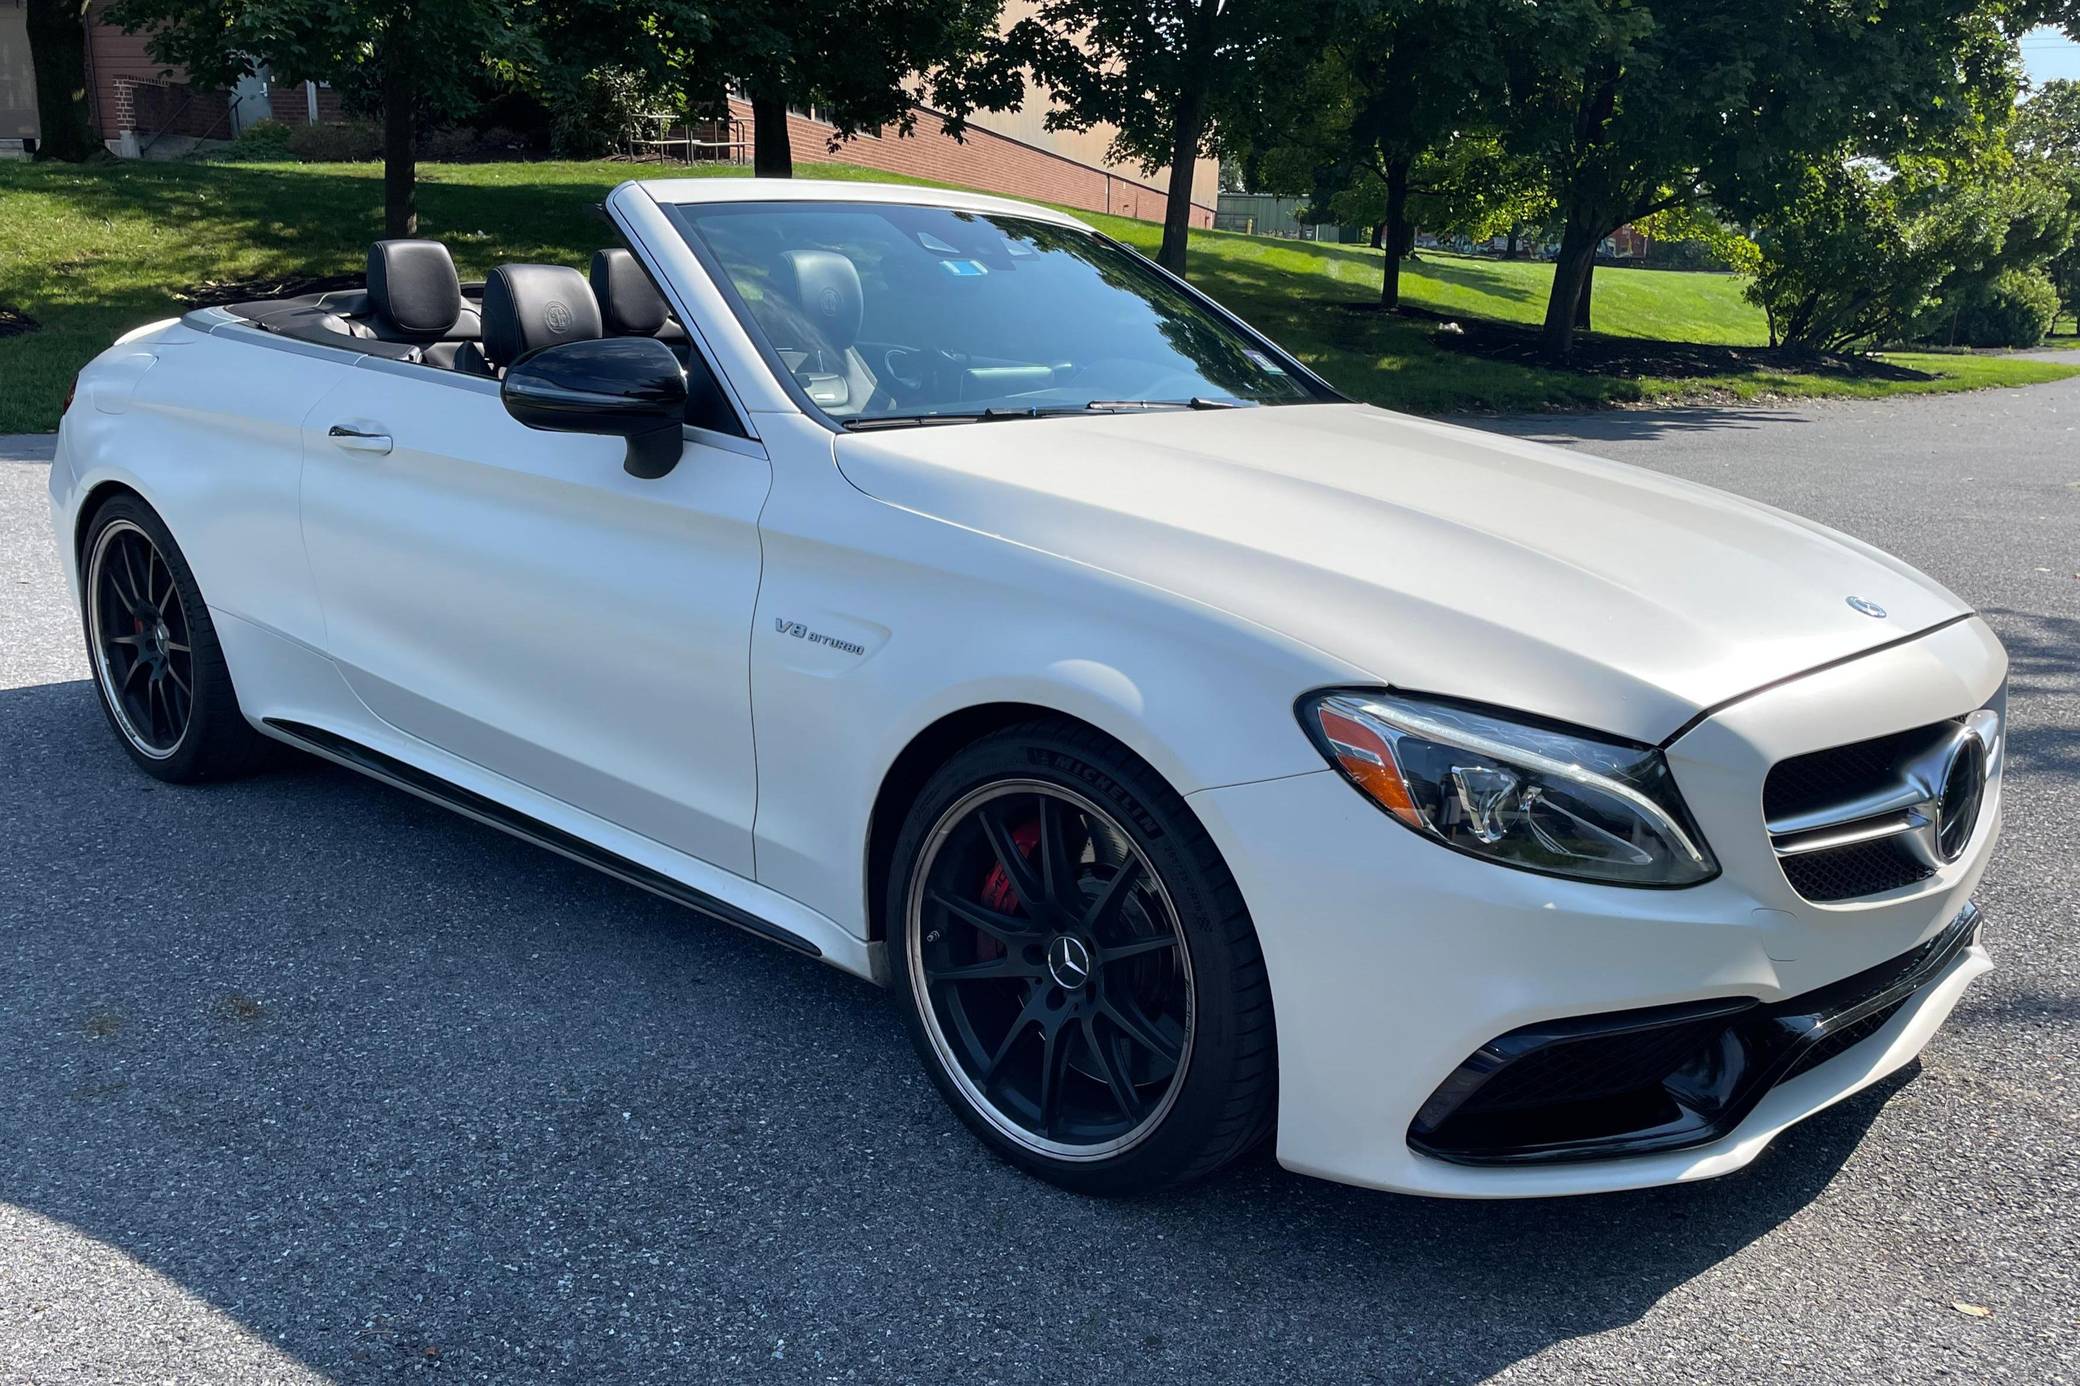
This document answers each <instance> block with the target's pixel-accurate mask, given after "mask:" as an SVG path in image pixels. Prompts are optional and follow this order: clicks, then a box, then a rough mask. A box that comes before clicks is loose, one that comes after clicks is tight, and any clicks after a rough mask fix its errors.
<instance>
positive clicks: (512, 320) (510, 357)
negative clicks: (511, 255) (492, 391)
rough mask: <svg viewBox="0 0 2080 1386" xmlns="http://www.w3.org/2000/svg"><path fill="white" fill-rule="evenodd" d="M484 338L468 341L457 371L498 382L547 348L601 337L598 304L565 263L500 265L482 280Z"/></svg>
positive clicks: (458, 354) (461, 350)
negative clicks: (523, 360)
mask: <svg viewBox="0 0 2080 1386" xmlns="http://www.w3.org/2000/svg"><path fill="white" fill-rule="evenodd" d="M483 321H484V334H483V340H482V342H481V343H479V342H464V343H463V344H462V345H461V347H460V348H459V349H458V350H457V351H456V353H455V369H456V370H458V371H464V372H467V373H468V374H471V375H482V376H489V377H491V378H493V379H496V378H497V377H499V376H502V375H504V374H505V371H506V367H508V366H510V365H512V364H513V363H514V362H515V361H518V360H519V359H520V358H521V357H523V356H525V355H527V353H529V352H530V351H538V350H540V349H541V348H543V347H546V346H556V345H557V344H559V343H562V342H589V341H593V340H596V339H597V338H600V337H603V336H605V335H606V333H605V332H604V331H603V330H602V329H601V323H600V312H599V304H598V302H597V301H596V300H595V299H594V298H593V296H592V287H591V285H589V284H587V283H586V282H585V276H584V275H582V274H580V273H578V272H577V271H576V270H574V269H571V268H569V267H568V266H565V265H500V266H499V267H498V268H497V269H495V270H493V271H491V277H490V278H489V279H486V280H485V281H484V317H483Z"/></svg>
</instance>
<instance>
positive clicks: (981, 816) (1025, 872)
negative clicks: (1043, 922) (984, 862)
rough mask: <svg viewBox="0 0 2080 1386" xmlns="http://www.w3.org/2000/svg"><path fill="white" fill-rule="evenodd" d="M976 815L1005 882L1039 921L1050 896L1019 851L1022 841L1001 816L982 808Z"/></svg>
mask: <svg viewBox="0 0 2080 1386" xmlns="http://www.w3.org/2000/svg"><path fill="white" fill-rule="evenodd" d="M975 816H976V818H977V819H978V820H979V821H980V822H981V824H982V835H983V837H984V838H985V839H986V840H987V841H988V842H989V850H990V852H991V854H992V855H993V856H995V857H996V859H997V865H998V867H1000V868H1001V869H1002V870H1003V872H1004V879H1006V880H1007V881H1009V882H1011V893H1012V894H1013V895H1015V896H1017V897H1018V903H1019V907H1020V908H1021V909H1023V910H1024V911H1025V912H1026V914H1027V915H1028V916H1029V917H1031V918H1034V919H1038V918H1039V917H1040V914H1041V906H1042V905H1043V904H1045V902H1046V897H1045V895H1044V893H1043V892H1042V890H1041V888H1040V882H1039V881H1038V880H1037V879H1036V878H1035V877H1034V875H1033V868H1032V865H1031V863H1029V862H1028V861H1027V860H1026V855H1025V853H1023V852H1021V851H1019V850H1018V840H1017V839H1016V838H1014V837H1012V835H1011V829H1010V828H1008V827H1007V826H1005V823H1004V819H1003V816H1002V815H1001V814H998V813H994V812H992V811H991V810H990V809H988V808H982V809H978V810H977V811H976V814H975Z"/></svg>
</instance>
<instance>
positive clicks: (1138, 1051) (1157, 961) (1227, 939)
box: [889, 723, 1275, 1193]
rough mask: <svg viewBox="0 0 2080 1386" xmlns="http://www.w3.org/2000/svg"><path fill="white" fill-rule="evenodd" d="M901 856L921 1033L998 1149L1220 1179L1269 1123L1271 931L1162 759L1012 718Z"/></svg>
mask: <svg viewBox="0 0 2080 1386" xmlns="http://www.w3.org/2000/svg"><path fill="white" fill-rule="evenodd" d="M896 861H897V871H896V872H895V873H893V874H894V877H895V879H893V880H892V882H891V892H890V897H889V908H890V911H891V919H892V922H899V936H898V937H894V938H892V939H891V943H892V945H894V947H895V948H896V949H898V950H899V951H897V952H896V954H895V957H894V958H892V961H893V962H895V964H896V967H897V968H898V970H899V972H900V974H901V976H900V979H899V980H900V985H899V991H900V992H901V994H902V995H903V997H904V998H905V1001H906V1010H907V1011H908V1014H909V1019H910V1022H911V1033H912V1037H913V1039H914V1040H915V1041H916V1043H917V1047H918V1049H919V1052H920V1053H921V1054H922V1055H923V1056H924V1058H925V1060H926V1063H927V1067H928V1069H929V1071H930V1072H931V1074H932V1077H933V1080H934V1082H935V1083H937V1084H938V1086H939V1087H940V1090H941V1091H942V1093H944V1094H945V1095H946V1097H947V1099H948V1101H949V1102H951V1103H952V1105H953V1106H954V1108H955V1110H956V1111H957V1112H959V1113H960V1114H961V1116H962V1118H963V1119H964V1120H965V1121H967V1123H968V1124H969V1126H970V1127H972V1128H973V1129H975V1130H976V1132H977V1133H978V1134H980V1135H981V1136H982V1137H983V1138H984V1140H985V1141H987V1142H988V1143H989V1144H990V1145H991V1146H992V1147H993V1148H995V1149H997V1150H998V1151H999V1152H1000V1153H1002V1154H1004V1155H1005V1156H1006V1157H1007V1158H1010V1159H1011V1160H1013V1161H1014V1162H1015V1163H1018V1164H1020V1165H1022V1166H1024V1167H1025V1168H1028V1169H1030V1170H1032V1171H1034V1172H1036V1173H1039V1174H1041V1175H1043V1176H1044V1177H1046V1178H1049V1179H1052V1180H1054V1181H1055V1182H1057V1183H1061V1184H1064V1185H1066V1186H1068V1187H1072V1188H1078V1189H1083V1190H1086V1191H1090V1192H1100V1193H1119V1192H1131V1191H1135V1190H1138V1189H1144V1188H1149V1187H1154V1186H1158V1185H1161V1184H1166V1183H1172V1182H1176V1181H1178V1180H1180V1179H1186V1178H1191V1177H1194V1176H1195V1175H1197V1174H1202V1173H1205V1172H1206V1171H1207V1170H1210V1169H1212V1168H1215V1167H1217V1166H1218V1165H1219V1164H1221V1163H1223V1162H1224V1161H1226V1160H1228V1159H1230V1158H1233V1156H1234V1155H1236V1154H1238V1153H1240V1152H1241V1151H1242V1150H1244V1149H1246V1148H1247V1147H1248V1146H1249V1145H1250V1144H1252V1143H1254V1141H1255V1140H1256V1139H1258V1138H1259V1137H1260V1136H1261V1135H1262V1134H1263V1132H1264V1131H1265V1130H1266V1129H1267V1128H1268V1123H1269V1119H1270V1113H1271V1096H1272V1086H1273V1082H1274V1077H1273V1072H1274V1067H1275V1065H1274V1062H1273V1048H1272V1044H1273V1041H1272V1033H1271V1015H1270V996H1269V988H1268V985H1267V983H1266V981H1265V978H1264V972H1263V960H1262V957H1261V954H1260V953H1259V952H1258V950H1257V947H1256V938H1255V932H1254V930H1253V929H1252V928H1251V927H1250V924H1249V920H1248V915H1247V912H1246V911H1245V910H1243V909H1242V906H1241V900H1240V893H1239V892H1238V891H1237V890H1236V888H1235V885H1234V882H1233V879H1232V878H1231V877H1229V876H1228V874H1227V872H1226V870H1225V868H1224V867H1222V866H1221V864H1220V860H1219V856H1218V854H1217V853H1216V852H1214V851H1213V848H1212V843H1211V842H1210V841H1209V840H1207V839H1206V836H1205V832H1204V829H1203V828H1201V827H1200V826H1199V824H1198V823H1197V821H1196V819H1194V818H1192V817H1191V815H1190V811H1189V810H1188V809H1186V808H1185V806H1184V804H1183V801H1182V800H1181V799H1179V798H1178V797H1177V795H1176V794H1175V793H1174V792H1173V791H1171V790H1170V789H1169V788H1168V786H1167V785H1164V784H1163V783H1162V781H1161V780H1160V779H1159V778H1157V777H1156V776H1155V775H1154V772H1153V771H1151V770H1150V769H1149V768H1148V767H1147V766H1146V765H1145V764H1142V763H1141V762H1139V761H1138V760H1136V759H1134V758H1132V757H1131V756H1129V755H1127V754H1126V753H1125V752H1124V751H1123V750H1122V749H1121V748H1119V747H1117V746H1115V745H1113V744H1112V743H1110V742H1108V741H1106V740H1105V739H1104V738H1102V737H1098V736H1096V735H1095V734H1094V733H1091V732H1089V731H1088V730H1087V729H1084V728H1078V727H1073V726H1067V725H1063V726H1055V725H1050V724H1044V723H1043V724H1037V725H1036V726H1032V727H1026V728H1014V729H1013V730H1012V731H1011V732H1007V733H999V734H998V735H997V736H995V737H992V738H988V739H985V740H984V741H982V742H979V743H977V744H976V745H975V746H973V747H970V748H969V749H968V750H966V751H964V752H962V753H961V754H960V755H959V756H957V757H955V759H954V761H953V762H952V763H951V764H949V765H948V766H947V767H945V768H944V769H943V770H942V771H941V772H940V773H939V775H937V776H935V777H934V779H933V781H932V782H931V783H930V784H928V785H927V786H926V788H925V791H924V793H923V794H922V796H921V797H920V799H919V801H918V803H917V804H916V805H915V806H913V808H912V810H911V814H910V817H909V820H908V821H907V822H906V824H905V828H904V832H903V834H902V836H901V838H900V839H899V841H898V845H897V857H896ZM891 932H892V934H897V933H898V928H897V927H892V930H891Z"/></svg>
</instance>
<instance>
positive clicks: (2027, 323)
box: [1957, 269, 2058, 347]
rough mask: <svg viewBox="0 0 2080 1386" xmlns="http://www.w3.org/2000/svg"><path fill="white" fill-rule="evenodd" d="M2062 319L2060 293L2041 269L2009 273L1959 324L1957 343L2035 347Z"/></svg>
mask: <svg viewBox="0 0 2080 1386" xmlns="http://www.w3.org/2000/svg"><path fill="white" fill-rule="evenodd" d="M2057 316H2058V290H2057V289H2056V288H2054V287H2052V283H2051V276H2050V275H2048V274H2046V273H2044V271H2042V270H2040V269H2026V270H2025V269H2011V270H2005V271H2003V272H2002V273H2001V275H2000V277H1999V278H1997V279H1995V280H1994V281H1993V284H1992V286H1991V287H1990V288H1988V289H1987V291H1986V295H1985V297H1984V298H1982V299H1981V300H1980V301H1979V302H1978V303H1976V304H1974V305H1973V306H1972V307H1970V308H1967V309H1966V310H1965V311H1964V314H1963V316H1962V317H1961V318H1959V320H1958V324H1957V340H1958V341H1960V342H1962V343H1964V344H1965V345H1966V346H1975V347H2033V346H2035V345H2037V344H2038V343H2039V342H2041V341H2043V340H2044V334H2045V333H2046V332H2048V331H2050V330H2051V323H2052V320H2053V319H2054V318H2056V317H2057Z"/></svg>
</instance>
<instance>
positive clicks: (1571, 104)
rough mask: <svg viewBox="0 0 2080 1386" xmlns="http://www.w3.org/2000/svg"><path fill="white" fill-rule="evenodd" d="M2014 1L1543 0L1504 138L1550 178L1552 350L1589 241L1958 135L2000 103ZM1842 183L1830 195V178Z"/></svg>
mask: <svg viewBox="0 0 2080 1386" xmlns="http://www.w3.org/2000/svg"><path fill="white" fill-rule="evenodd" d="M2028 8H2029V6H2028V5H2027V4H2025V3H2021V2H2020V0H2017V3H2009V2H2008V0H1892V2H1891V3H1888V4H1885V5H1877V6H1865V5H1840V6H1821V5H1814V4H1811V3H1807V0H1543V2H1542V3H1540V4H1539V5H1536V6H1531V7H1526V9H1525V11H1524V14H1523V17H1522V22H1523V23H1524V24H1525V26H1526V31H1525V38H1524V41H1523V42H1520V43H1517V44H1514V45H1512V46H1511V48H1510V50H1509V55H1508V58H1509V62H1510V65H1511V69H1512V70H1511V73H1510V79H1509V90H1510V94H1511V95H1510V101H1509V104H1508V108H1507V118H1506V131H1505V134H1506V141H1507V143H1508V144H1509V145H1510V147H1511V148H1512V149H1513V150H1514V151H1515V152H1516V153H1518V154H1520V155H1522V156H1524V157H1527V158H1532V159H1535V160H1537V161H1538V163H1539V164H1540V165H1541V166H1542V167H1543V168H1544V169H1545V170H1546V172H1547V176H1548V178H1549V180H1550V185H1551V189H1552V193H1553V197H1554V201H1555V203H1556V204H1557V206H1558V209H1559V216H1560V222H1561V240H1560V251H1559V258H1558V260H1557V262H1556V264H1555V266H1554V274H1553V288H1552V294H1551V297H1550V298H1549V299H1548V302H1547V305H1546V316H1545V328H1544V339H1545V346H1546V350H1547V352H1548V353H1549V354H1550V355H1552V356H1555V357H1563V356H1565V355H1566V354H1567V351H1568V349H1569V348H1570V347H1571V345H1572V343H1573V335H1574V331H1575V327H1576V323H1577V320H1578V316H1579V315H1581V314H1583V313H1584V310H1585V309H1586V306H1587V295H1588V292H1589V287H1588V286H1589V284H1590V276H1591V273H1592V272H1593V270H1594V267H1595V256H1596V250H1597V247H1598V245H1599V244H1600V243H1601V242H1602V240H1603V238H1604V237H1606V236H1608V235H1610V234H1611V233H1612V232H1613V231H1615V230H1617V229H1618V228H1619V227H1621V226H1624V225H1625V224H1626V223H1628V222H1632V221H1636V220H1639V219H1641V218H1644V217H1649V216H1652V215H1653V214H1655V213H1657V212H1662V211H1666V210H1669V209H1672V208H1676V207H1683V206H1688V205H1692V204H1697V203H1702V202H1707V201H1709V202H1712V203H1715V204H1716V205H1718V206H1719V207H1721V208H1723V209H1725V210H1727V211H1728V212H1730V213H1732V214H1734V215H1736V216H1740V215H1743V214H1744V213H1745V211H1746V209H1747V208H1748V207H1750V206H1767V205H1772V204H1775V203H1779V202H1782V201H1785V200H1787V199H1788V200H1790V201H1794V202H1795V201H1798V200H1799V199H1800V198H1802V197H1804V196H1806V195H1807V191H1808V190H1807V189H1806V187H1805V181H1804V180H1805V179H1806V177H1807V175H1808V174H1810V173H1811V172H1812V171H1813V170H1814V169H1815V168H1816V167H1818V166H1819V165H1818V164H1817V163H1816V161H1827V160H1832V161H1834V162H1835V163H1836V164H1839V162H1840V161H1841V158H1842V156H1843V151H1844V149H1845V147H1846V148H1847V151H1848V153H1849V155H1850V156H1852V157H1859V156H1860V157H1872V156H1875V157H1880V158H1884V157H1890V156H1893V155H1896V154H1899V153H1902V152H1905V151H1913V150H1917V149H1927V148H1930V147H1933V146H1935V145H1937V144H1939V143H1940V142H1941V141H1942V140H1943V139H1944V138H1947V137H1958V136H1969V135H1970V134H1972V133H1973V132H1974V131H1976V130H1978V129H1980V128H1981V127H1982V126H1983V125H1984V123H1985V122H1986V121H1987V119H1988V118H1989V115H1988V113H1989V112H1990V111H1994V110H1996V109H1997V108H1998V107H1999V106H2000V105H2001V104H2002V103H2003V102H2004V101H2012V99H2013V75H2012V69H2011V59H2012V55H2013V51H2014V49H2013V40H2012V37H2011V35H2012V33H2014V32H2019V27H2018V26H2020V25H2021V24H2023V23H2025V22H2028V20H2029V19H2030V16H2026V15H2024V14H2023V11H2024V10H2025V9H2028ZM1837 190H1838V191H1839V190H1840V187H1839V185H1838V187H1837Z"/></svg>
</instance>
